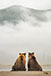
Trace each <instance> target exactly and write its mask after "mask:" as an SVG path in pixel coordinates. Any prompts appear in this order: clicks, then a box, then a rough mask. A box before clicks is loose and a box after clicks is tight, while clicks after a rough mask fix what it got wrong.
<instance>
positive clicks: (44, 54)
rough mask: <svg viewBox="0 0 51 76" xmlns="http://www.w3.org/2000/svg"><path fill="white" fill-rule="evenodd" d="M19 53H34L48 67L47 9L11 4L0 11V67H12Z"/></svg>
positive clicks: (50, 30)
mask: <svg viewBox="0 0 51 76" xmlns="http://www.w3.org/2000/svg"><path fill="white" fill-rule="evenodd" d="M19 52H26V53H27V56H26V59H27V60H28V52H34V53H35V56H36V58H37V60H38V62H39V63H40V64H41V65H43V64H51V9H47V8H46V9H44V10H40V9H34V8H29V7H25V6H22V5H13V6H10V7H7V8H3V9H0V64H11V65H12V64H14V62H15V60H16V59H17V57H18V56H19Z"/></svg>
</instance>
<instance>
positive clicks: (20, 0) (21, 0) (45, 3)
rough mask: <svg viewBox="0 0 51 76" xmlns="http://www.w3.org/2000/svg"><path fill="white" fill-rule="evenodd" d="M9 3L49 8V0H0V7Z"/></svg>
mask: <svg viewBox="0 0 51 76" xmlns="http://www.w3.org/2000/svg"><path fill="white" fill-rule="evenodd" d="M11 5H22V6H26V7H30V8H34V9H51V0H0V9H2V8H6V7H9V6H11Z"/></svg>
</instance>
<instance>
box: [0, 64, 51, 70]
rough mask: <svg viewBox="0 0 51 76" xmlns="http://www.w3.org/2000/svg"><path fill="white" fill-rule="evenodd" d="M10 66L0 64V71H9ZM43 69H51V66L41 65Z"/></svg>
mask: <svg viewBox="0 0 51 76" xmlns="http://www.w3.org/2000/svg"><path fill="white" fill-rule="evenodd" d="M11 68H12V66H10V65H0V71H11ZM42 69H43V71H51V67H48V66H43V67H42Z"/></svg>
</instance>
